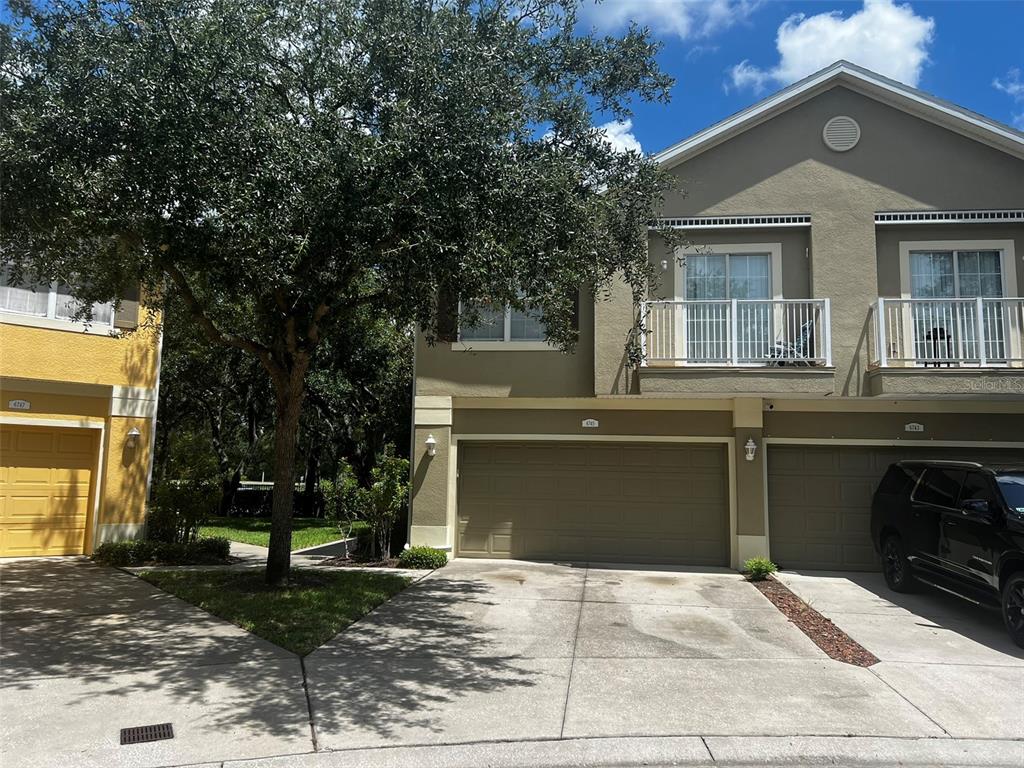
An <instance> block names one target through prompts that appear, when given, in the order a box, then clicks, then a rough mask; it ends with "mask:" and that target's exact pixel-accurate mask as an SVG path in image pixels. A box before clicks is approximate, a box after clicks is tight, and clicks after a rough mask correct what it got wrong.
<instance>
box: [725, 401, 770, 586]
mask: <svg viewBox="0 0 1024 768" xmlns="http://www.w3.org/2000/svg"><path fill="white" fill-rule="evenodd" d="M762 407H763V406H762V401H761V398H759V397H738V398H736V399H735V400H734V401H733V412H732V426H733V442H734V445H733V451H734V456H733V466H735V468H736V469H735V482H736V539H737V541H736V552H737V560H738V561H739V562H738V565H740V566H742V565H743V561H744V560H746V559H747V558H750V557H756V556H762V555H767V554H768V536H767V531H766V530H765V521H764V511H765V498H764V483H765V458H766V457H765V450H764V444H763V443H764V440H763V435H764V416H763V411H762ZM748 440H753V441H754V445H755V454H754V460H753V461H747V457H746V443H747V441H748Z"/></svg>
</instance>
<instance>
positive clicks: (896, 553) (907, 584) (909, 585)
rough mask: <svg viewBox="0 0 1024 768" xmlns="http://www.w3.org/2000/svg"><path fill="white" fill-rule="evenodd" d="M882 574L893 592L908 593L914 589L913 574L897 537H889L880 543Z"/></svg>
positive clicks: (901, 543) (900, 541) (901, 542)
mask: <svg viewBox="0 0 1024 768" xmlns="http://www.w3.org/2000/svg"><path fill="white" fill-rule="evenodd" d="M882 574H883V575H884V576H885V583H886V584H888V585H889V589H891V590H892V591H893V592H910V591H912V590H913V588H914V574H913V573H911V571H910V562H909V561H908V560H907V555H906V553H905V552H904V551H903V541H902V540H901V539H900V537H899V536H889V537H887V538H886V539H885V541H884V542H882Z"/></svg>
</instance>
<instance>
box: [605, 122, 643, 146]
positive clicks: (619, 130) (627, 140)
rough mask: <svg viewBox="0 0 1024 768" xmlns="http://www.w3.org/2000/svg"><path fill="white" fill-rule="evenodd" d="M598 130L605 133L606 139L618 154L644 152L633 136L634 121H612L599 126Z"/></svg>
mask: <svg viewBox="0 0 1024 768" xmlns="http://www.w3.org/2000/svg"><path fill="white" fill-rule="evenodd" d="M597 130H599V131H604V138H605V141H607V142H608V143H609V144H611V145H612V149H614V150H615V151H616V152H628V151H630V150H633V151H634V152H643V148H642V147H641V146H640V142H639V141H637V138H636V136H634V135H633V121H632V120H622V121H619V120H612V121H611V122H610V123H605V124H604V125H599V126H597Z"/></svg>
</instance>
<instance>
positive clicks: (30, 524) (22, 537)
mask: <svg viewBox="0 0 1024 768" xmlns="http://www.w3.org/2000/svg"><path fill="white" fill-rule="evenodd" d="M95 462H96V436H95V431H94V430H90V429H48V428H37V427H14V426H10V425H4V426H3V427H0V556H8V557H9V556H12V555H71V554H81V553H82V552H83V551H84V550H85V527H86V519H87V518H88V512H89V499H90V498H91V494H90V490H91V488H90V486H91V482H92V474H93V467H94V466H95Z"/></svg>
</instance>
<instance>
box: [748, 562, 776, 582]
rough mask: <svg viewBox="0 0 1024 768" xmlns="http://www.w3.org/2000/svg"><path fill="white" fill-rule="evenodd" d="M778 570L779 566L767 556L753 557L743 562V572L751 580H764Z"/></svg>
mask: <svg viewBox="0 0 1024 768" xmlns="http://www.w3.org/2000/svg"><path fill="white" fill-rule="evenodd" d="M777 570H779V567H778V566H777V565H775V563H773V562H772V561H771V560H769V559H768V558H767V557H752V558H750V559H749V560H747V562H745V563H744V564H743V572H744V573H745V574H747V577H748V578H749V579H750V580H751V581H764V580H765V579H767V578H768V576H769V575H770V574H772V573H775V572H776V571H777Z"/></svg>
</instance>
